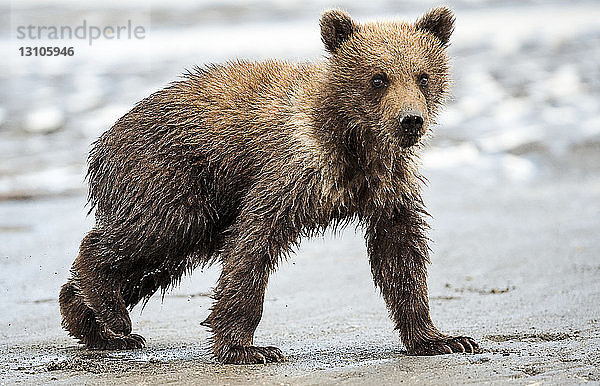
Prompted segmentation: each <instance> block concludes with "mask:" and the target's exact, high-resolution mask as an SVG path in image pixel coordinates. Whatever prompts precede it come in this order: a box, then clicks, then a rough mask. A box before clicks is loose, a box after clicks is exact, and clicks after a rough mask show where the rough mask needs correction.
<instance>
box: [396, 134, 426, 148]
mask: <svg viewBox="0 0 600 386" xmlns="http://www.w3.org/2000/svg"><path fill="white" fill-rule="evenodd" d="M419 139H421V136H420V135H419V134H404V135H403V136H402V138H401V140H400V146H402V147H403V148H407V147H411V146H414V145H415V144H416V143H417V142H419Z"/></svg>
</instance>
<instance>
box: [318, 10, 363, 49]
mask: <svg viewBox="0 0 600 386" xmlns="http://www.w3.org/2000/svg"><path fill="white" fill-rule="evenodd" d="M320 24H321V40H323V43H324V44H325V48H327V51H329V52H330V53H332V54H333V53H335V52H336V51H337V50H338V48H340V46H341V45H342V43H343V42H344V41H346V40H348V39H349V38H350V35H352V33H353V32H354V31H356V30H357V26H356V24H354V21H352V18H351V17H350V16H348V14H346V13H345V12H342V11H340V10H337V9H332V10H331V11H327V12H325V13H324V14H323V16H321V22H320Z"/></svg>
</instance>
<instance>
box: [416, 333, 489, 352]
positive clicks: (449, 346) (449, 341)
mask: <svg viewBox="0 0 600 386" xmlns="http://www.w3.org/2000/svg"><path fill="white" fill-rule="evenodd" d="M463 352H465V353H477V352H479V345H478V344H477V343H476V342H475V341H474V340H473V338H469V337H468V336H448V337H440V338H437V339H428V340H424V341H421V342H419V343H416V344H415V345H414V346H413V347H412V349H409V350H408V355H441V354H452V353H463Z"/></svg>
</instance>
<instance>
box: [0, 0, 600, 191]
mask: <svg viewBox="0 0 600 386" xmlns="http://www.w3.org/2000/svg"><path fill="white" fill-rule="evenodd" d="M444 4H445V5H447V6H450V7H452V8H454V9H455V10H456V13H457V22H456V32H455V34H454V36H453V38H452V46H451V48H450V51H451V54H452V56H453V57H454V66H453V67H454V70H453V74H454V80H455V85H454V98H453V100H451V101H450V103H449V105H448V109H446V111H445V112H444V113H442V115H441V117H440V119H439V122H440V125H439V127H437V128H436V129H435V130H436V137H435V140H434V142H433V144H432V145H433V147H432V148H431V150H430V152H429V154H427V155H426V156H425V157H424V161H425V166H426V167H430V168H449V167H456V168H460V169H461V170H464V172H465V173H468V174H472V176H475V177H477V178H478V179H481V180H482V181H480V182H482V183H483V182H486V183H497V182H498V180H499V179H508V180H511V181H514V180H518V181H529V180H531V179H534V178H538V177H540V176H542V175H547V174H548V173H549V172H551V170H550V169H553V168H556V167H558V168H560V167H563V166H565V165H564V164H563V162H564V161H565V160H568V162H569V165H570V162H578V161H580V160H582V159H583V158H581V159H580V157H574V155H575V154H576V153H579V152H586V151H588V150H589V148H590V147H593V146H594V144H597V143H598V141H599V138H600V137H599V135H600V97H599V96H600V94H599V93H600V77H599V63H600V26H599V24H600V23H598V20H600V6H599V5H598V2H597V1H562V2H561V1H541V0H540V1H500V0H463V1H456V2H440V1H430V0H427V1H385V0H376V1H368V2H367V1H361V0H355V1H347V2H327V1H315V0H309V1H304V0H303V1H283V0H272V1H258V0H254V1H250V0H241V1H234V0H225V1H196V2H190V1H183V0H175V1H158V0H152V1H127V2H120V1H114V0H108V1H102V2H81V1H68V0H51V1H45V0H44V1H41V0H40V1H36V0H22V1H13V2H6V1H4V2H3V3H2V15H3V17H4V18H5V19H8V20H5V21H6V22H3V23H2V24H1V27H0V29H1V30H0V31H1V33H2V36H3V38H2V40H1V41H0V54H1V55H2V61H1V62H0V63H1V65H2V67H0V70H1V71H0V199H2V200H8V199H13V198H14V199H20V198H21V199H22V198H27V197H40V196H48V195H57V194H58V195H64V194H73V193H75V192H79V193H80V192H81V191H82V189H84V184H83V183H82V176H83V170H84V166H85V159H86V155H87V152H88V150H89V148H90V143H91V142H92V141H93V140H94V139H95V138H97V137H98V136H99V135H100V134H101V133H102V132H104V131H105V130H106V129H108V128H109V127H110V126H111V125H112V124H113V123H114V122H115V121H116V120H117V119H118V118H119V117H120V116H121V115H123V114H124V113H125V112H127V111H128V110H129V109H130V108H131V107H132V106H133V104H134V103H135V102H137V101H139V100H140V99H142V98H144V97H146V96H147V95H148V94H149V93H151V92H153V91H156V90H158V89H160V88H161V87H163V86H165V85H166V84H167V83H168V82H170V81H173V80H175V79H176V78H177V77H178V76H179V75H180V74H181V73H183V72H184V71H185V70H186V69H191V68H192V67H193V66H195V65H202V64H204V63H210V62H223V61H226V60H231V59H233V58H246V59H257V60H260V59H264V58H273V57H274V58H282V59H287V60H291V61H307V60H314V59H317V58H319V57H321V56H322V55H323V47H322V43H321V41H320V35H319V28H318V18H319V15H320V13H321V11H322V10H324V9H326V8H330V7H340V8H343V9H345V10H347V11H348V12H350V13H351V14H352V16H354V17H355V18H357V19H358V20H362V21H367V20H372V19H381V18H384V19H390V18H402V19H406V20H414V19H415V18H416V17H418V15H419V14H420V13H422V12H424V11H425V10H427V9H428V8H430V7H433V6H436V5H444ZM83 20H86V21H87V23H88V25H90V24H92V25H97V26H100V27H102V26H111V25H126V21H127V20H131V21H132V22H133V24H134V25H141V26H143V27H145V30H146V34H145V39H143V40H125V39H122V40H107V39H98V40H95V41H94V42H93V43H92V45H89V44H88V42H87V41H85V40H83V41H81V40H74V41H69V40H54V41H51V40H46V41H43V40H42V41H40V40H31V39H29V40H19V39H16V28H17V27H18V26H27V25H31V24H32V25H35V26H40V25H45V26H50V25H53V26H65V25H66V26H78V25H81V24H82V21H83ZM48 44H49V45H53V46H74V47H75V55H74V56H73V57H38V58H36V57H28V58H21V57H20V56H19V52H18V47H20V46H35V45H40V46H41V45H48ZM582 157H583V155H582ZM580 166H581V165H580Z"/></svg>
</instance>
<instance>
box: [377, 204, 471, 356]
mask: <svg viewBox="0 0 600 386" xmlns="http://www.w3.org/2000/svg"><path fill="white" fill-rule="evenodd" d="M424 213H425V210H424V208H423V205H422V203H420V202H415V203H411V204H409V205H404V206H402V207H400V208H399V209H396V210H393V211H391V213H389V214H387V215H382V216H380V217H377V218H373V219H371V222H370V224H369V226H368V227H367V234H366V238H367V245H368V251H369V260H370V263H371V272H372V274H373V280H374V281H375V285H376V286H377V287H379V289H380V290H381V293H382V295H383V297H384V299H385V302H386V305H387V307H388V309H389V310H390V313H391V316H392V318H393V320H394V322H395V325H396V329H398V330H400V337H401V339H402V342H403V343H404V345H405V346H406V349H407V352H408V354H409V355H438V354H450V353H454V352H469V353H475V352H477V351H478V350H479V346H478V345H477V343H475V341H474V340H473V339H472V338H469V337H464V336H458V337H453V336H448V335H445V334H442V333H441V332H440V331H438V329H437V328H436V327H435V326H434V325H433V322H432V321H431V318H430V316H429V300H428V295H427V281H426V279H427V267H426V264H427V263H428V262H429V248H428V246H427V237H426V236H425V230H426V229H427V223H426V222H425V220H424V219H423V218H422V216H423V215H424Z"/></svg>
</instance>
